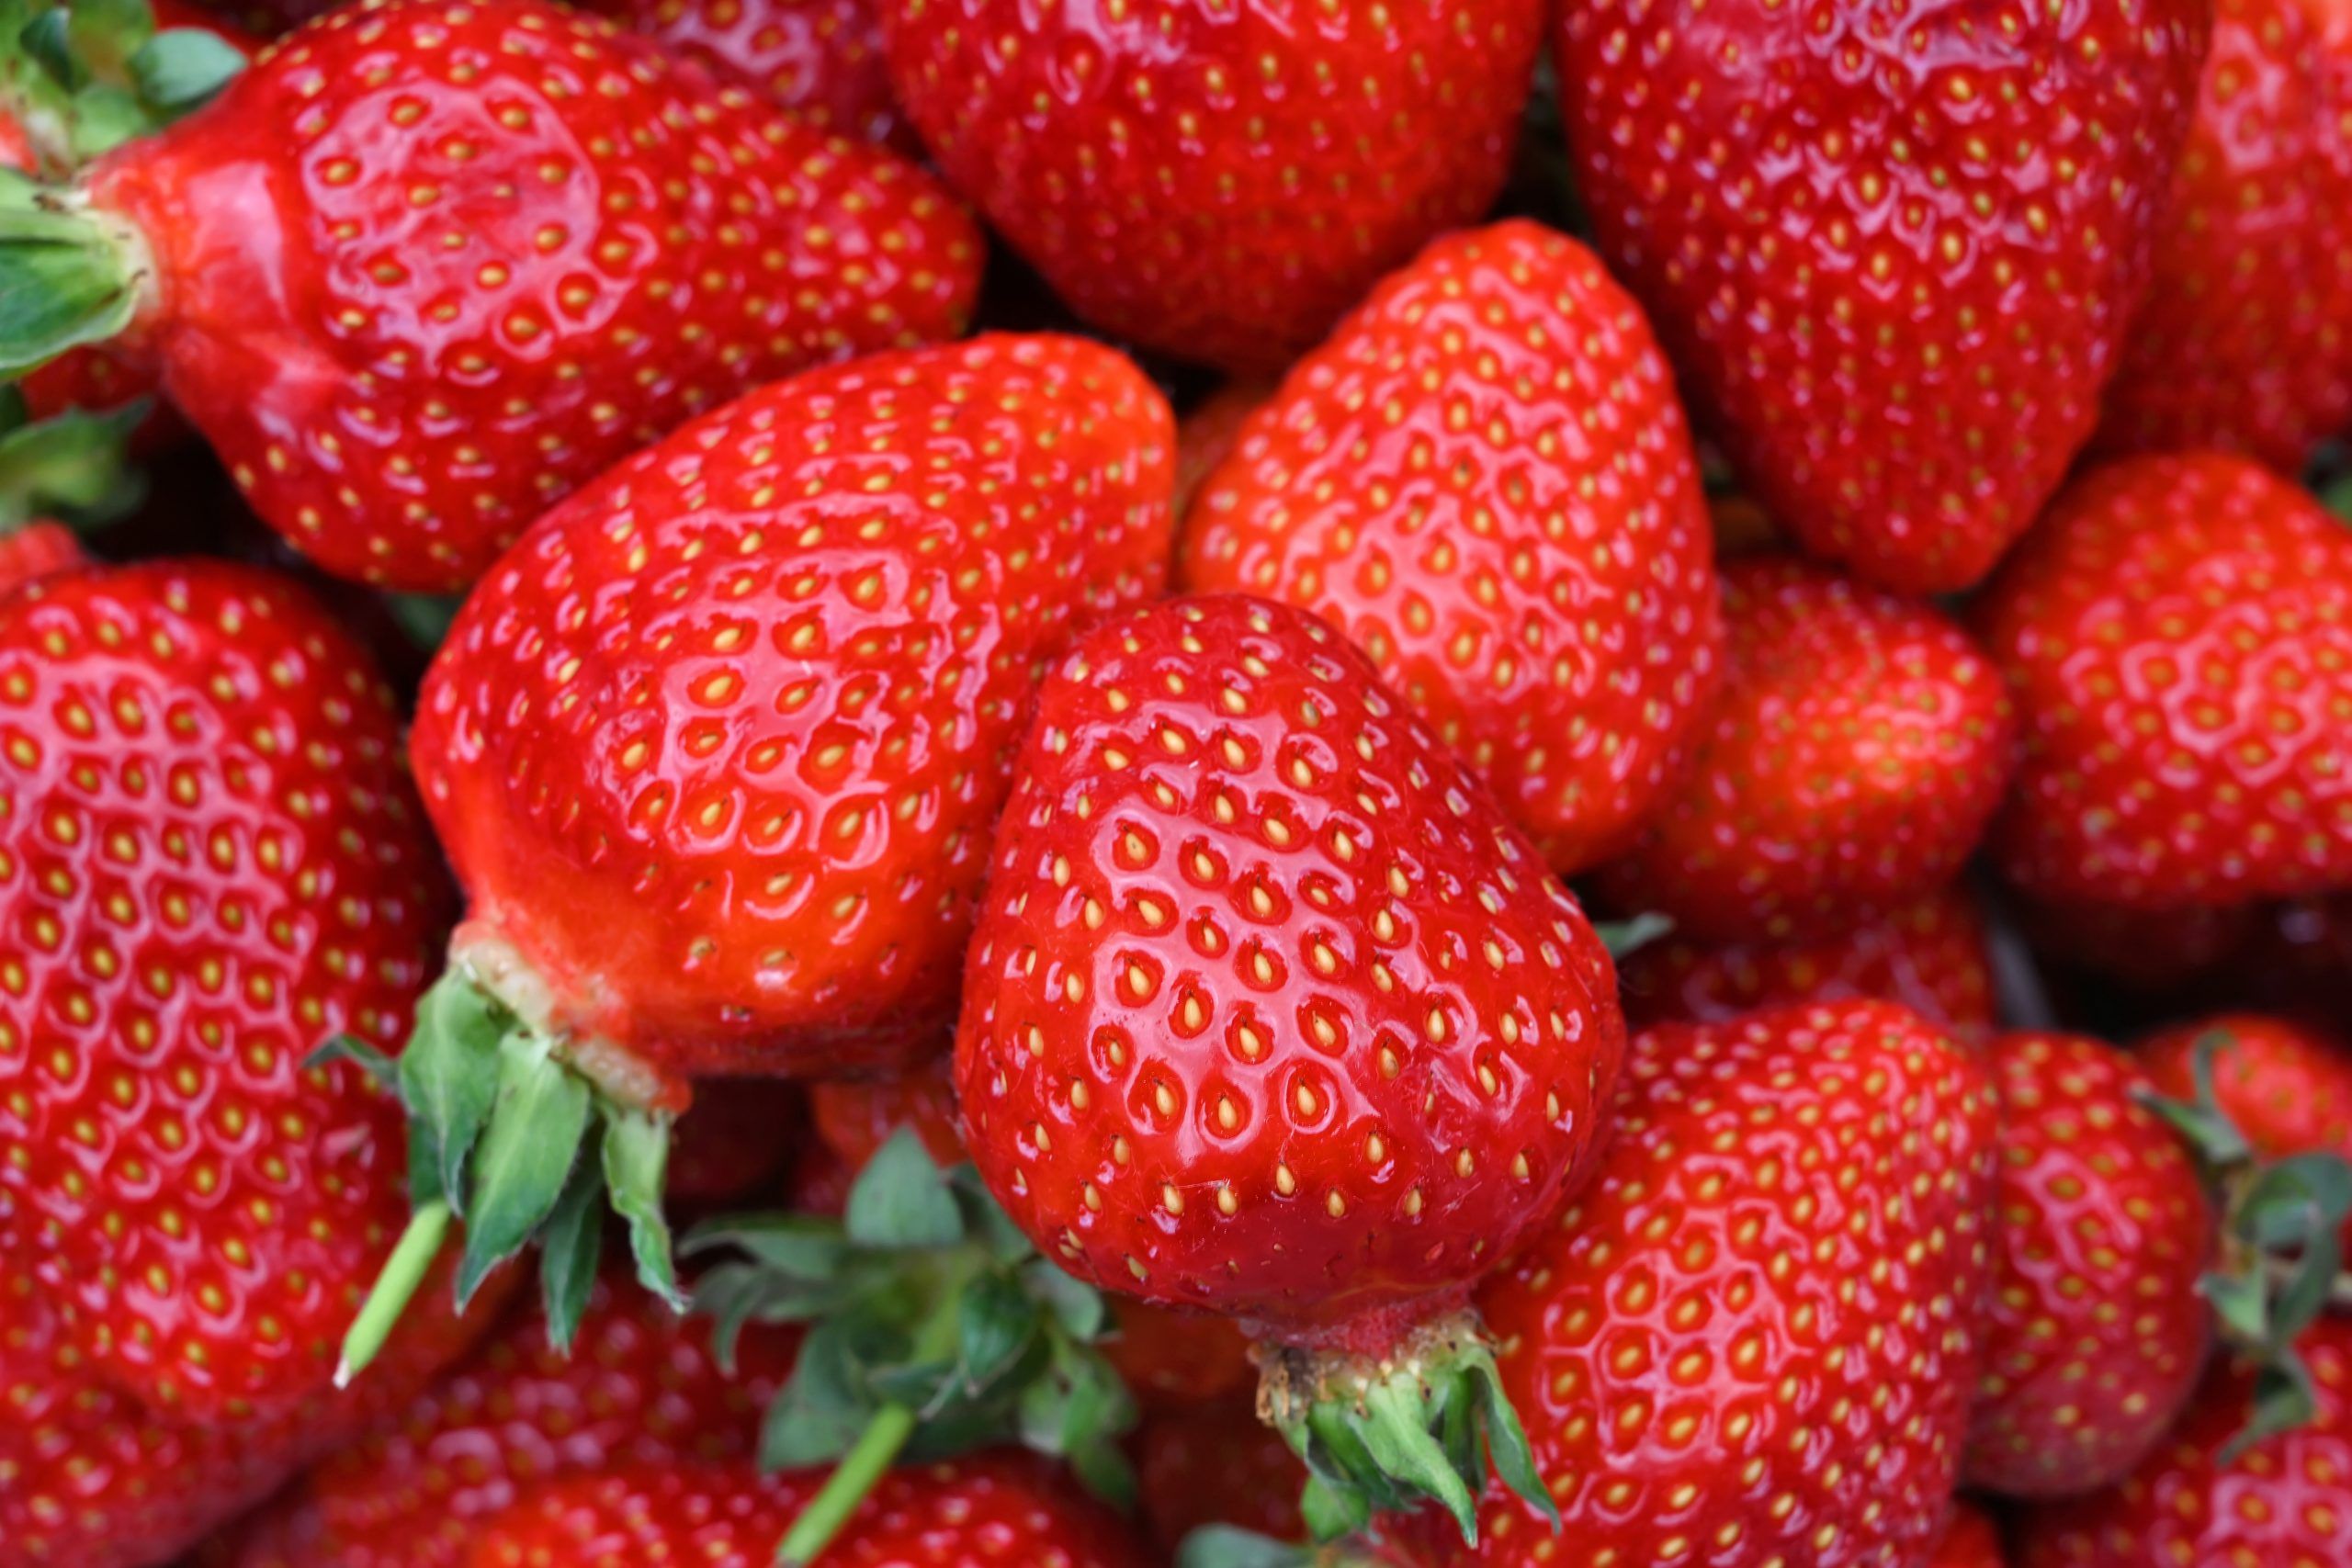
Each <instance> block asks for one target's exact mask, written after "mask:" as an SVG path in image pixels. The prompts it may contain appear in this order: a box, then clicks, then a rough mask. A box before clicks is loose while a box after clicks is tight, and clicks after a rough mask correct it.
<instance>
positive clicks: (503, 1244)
mask: <svg viewBox="0 0 2352 1568" xmlns="http://www.w3.org/2000/svg"><path fill="white" fill-rule="evenodd" d="M550 1045H551V1043H550V1042H549V1041H548V1040H547V1039H546V1038H545V1037H544V1036H542V1035H539V1034H536V1033H533V1032H529V1031H526V1030H520V1029H518V1030H515V1031H513V1032H510V1033H508V1034H507V1036H506V1037H505V1038H504V1039H503V1040H502V1041H500V1042H499V1045H498V1099H497V1101H496V1103H495V1104H494V1105H493V1106H492V1110H491V1113H490V1120H489V1122H488V1124H487V1125H485V1126H484V1127H483V1129H482V1135H481V1145H480V1147H479V1148H478V1149H477V1150H476V1151H475V1155H474V1161H473V1170H472V1184H473V1191H472V1201H471V1203H470V1204H469V1209H468V1212H467V1214H466V1252H465V1257H464V1258H463V1260H462V1261H461V1262H460V1263H459V1264H458V1303H459V1304H460V1305H462V1304H464V1303H466V1302H469V1301H470V1300H472V1299H473V1293H474V1292H475V1291H476V1290H478V1289H480V1288H481V1282H482V1280H483V1279H484V1278H485V1277H486V1276H487V1275H488V1274H489V1273H490V1271H491V1269H493V1268H495V1267H496V1266H497V1265H498V1264H499V1263H501V1262H502V1261H503V1260H504V1259H506V1258H512V1257H513V1256H514V1255H515V1253H517V1252H519V1251H521V1250H522V1249H523V1247H524V1244H526V1242H528V1241H529V1240H530V1239H531V1235H532V1233H534V1232H535V1231H537V1229H538V1228H539V1226H540V1224H542V1223H543V1222H545V1221H546V1219H547V1217H548V1214H549V1213H551V1212H552V1211H553V1210H554V1208H555V1201H556V1200H557V1199H558V1198H559V1197H560V1196H561V1195H562V1192H563V1184H564V1181H565V1179H567V1178H568V1177H569V1176H570V1175H571V1164H572V1161H573V1159H574V1158H575V1157H576V1156H578V1155H579V1153H580V1145H581V1143H582V1140H583V1139H584V1138H585V1137H586V1136H587V1134H588V1128H589V1122H590V1118H591V1115H592V1107H591V1103H590V1096H589V1091H588V1084H587V1080H586V1079H584V1078H582V1077H580V1076H579V1075H577V1074H576V1073H573V1072H571V1070H570V1069H569V1068H567V1067H565V1066H563V1064H561V1063H560V1062H558V1061H557V1060H556V1059H555V1057H554V1056H553V1055H552V1054H551V1049H550Z"/></svg>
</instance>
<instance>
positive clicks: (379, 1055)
mask: <svg viewBox="0 0 2352 1568" xmlns="http://www.w3.org/2000/svg"><path fill="white" fill-rule="evenodd" d="M331 1062H348V1063H350V1064H351V1065H352V1066H355V1067H357V1068H358V1069H359V1070H360V1071H361V1072H363V1073H365V1074H367V1075H368V1077H369V1078H370V1079H371V1080H373V1081H374V1083H375V1085H376V1087H377V1088H378V1089H382V1090H383V1091H384V1092H385V1093H387V1094H396V1093H398V1092H399V1090H400V1066H399V1065H398V1064H397V1063H395V1062H394V1061H393V1060H392V1059H391V1058H390V1056H388V1055H384V1053H383V1052H381V1051H379V1050H378V1049H377V1048H376V1047H375V1046H373V1045H370V1044H369V1043H368V1042H366V1041H365V1040H362V1039H360V1038H359V1037H358V1036H357V1035H356V1034H338V1035H335V1036H334V1038H333V1039H331V1040H329V1041H327V1042H326V1043H324V1044H323V1045H320V1046H318V1047H317V1048H315V1049H314V1050H312V1051H311V1054H310V1055H307V1056H305V1057H303V1058H302V1066H305V1067H323V1066H327V1065H328V1064H329V1063H331Z"/></svg>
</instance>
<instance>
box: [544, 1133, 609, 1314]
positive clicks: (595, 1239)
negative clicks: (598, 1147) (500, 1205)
mask: <svg viewBox="0 0 2352 1568" xmlns="http://www.w3.org/2000/svg"><path fill="white" fill-rule="evenodd" d="M603 1200H604V1182H603V1181H602V1180H601V1179H599V1178H598V1175H597V1171H596V1162H595V1161H594V1160H592V1159H590V1158H588V1157H587V1156H585V1155H582V1156H580V1157H579V1158H576V1159H574V1160H573V1161H572V1162H571V1176H570V1177H569V1178H567V1179H565V1181H564V1184H563V1195H562V1196H561V1197H560V1198H558V1199H557V1200H556V1201H555V1212H554V1213H550V1214H549V1215H548V1223H547V1231H546V1234H545V1235H543V1236H542V1237H541V1238H540V1242H539V1291H540V1296H541V1300H542V1301H543V1303H544V1304H545V1306H546V1309H547V1319H548V1344H550V1345H552V1346H554V1347H555V1348H556V1349H557V1350H558V1351H560V1352H561V1353H562V1354H564V1355H566V1356H569V1355H571V1342H572V1340H573V1339H575V1338H577V1337H579V1333H580V1319H581V1317H582V1314H585V1313H586V1312H587V1310H588V1295H589V1292H591V1291H593V1290H594V1289H595V1285H596V1263H597V1258H598V1257H599V1255H600V1254H601V1253H602V1252H603V1251H604V1249H605V1205H604V1201H603Z"/></svg>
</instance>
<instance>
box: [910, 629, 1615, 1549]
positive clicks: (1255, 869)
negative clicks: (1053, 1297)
mask: <svg viewBox="0 0 2352 1568" xmlns="http://www.w3.org/2000/svg"><path fill="white" fill-rule="evenodd" d="M1611 978H1612V977H1611V966H1610V962H1609V957H1608V953H1607V952H1606V950H1605V949H1604V948H1603V947H1602V946H1601V944H1600V939H1599V938H1598V937H1597V936H1596V935H1595V934H1594V932H1593V931H1592V929H1591V927H1590V926H1589V924H1588V923H1587V922H1586V920H1585V918H1584V916H1583V913H1582V912H1581V911H1580V910H1579V909H1578V908H1577V904H1576V902H1575V900H1574V899H1573V898H1572V897H1570V896H1569V895H1568V894H1567V892H1566V889H1565V888H1564V887H1562V886H1560V885H1559V884H1558V883H1557V882H1555V880H1553V879H1552V878H1551V877H1550V876H1549V875H1548V874H1547V873H1546V872H1545V869H1544V864H1543V862H1542V861H1541V859H1540V858H1539V857H1538V856H1537V855H1536V854H1535V853H1534V851H1533V849H1532V846H1531V845H1530V844H1529V843H1528V841H1527V840H1525V839H1524V838H1522V837H1521V835H1520V833H1519V832H1518V830H1517V829H1514V828H1512V827H1511V826H1510V822H1509V820H1508V818H1506V817H1505V816H1504V814H1503V812H1502V810H1501V807H1499V806H1498V804H1497V803H1496V801H1495V800H1494V799H1493V797H1492V796H1490V795H1487V792H1486V791H1485V789H1484V788H1483V787H1482V786H1481V785H1480V784H1478V782H1477V781H1476V778H1475V777H1474V776H1473V775H1472V774H1471V773H1469V772H1468V771H1467V770H1466V769H1465V768H1464V766H1463V765H1462V764H1461V763H1460V762H1459V761H1456V760H1455V759H1454V757H1453V755H1452V753H1450V752H1449V751H1448V750H1446V749H1445V748H1444V746H1443V745H1442V742H1441V741H1439V739H1437V737H1436V736H1435V734H1433V733H1432V732H1431V731H1430V728H1428V727H1427V726H1425V725H1424V724H1422V723H1421V722H1420V721H1419V720H1418V719H1416V718H1414V717H1413V716H1411V714H1410V713H1409V712H1408V710H1407V709H1406V708H1405V706H1404V705H1403V704H1402V701H1401V699H1399V698H1397V696H1395V695H1394V694H1391V693H1390V692H1389V691H1387V690H1386V689H1385V687H1383V686H1382V684H1381V683H1380V681H1379V679H1378V677H1377V675H1376V674H1375V673H1374V670H1373V668H1372V665H1371V663H1370V662H1369V661H1368V660H1366V659H1365V658H1364V657H1363V655H1361V654H1359V653H1358V652H1356V651H1355V649H1352V648H1351V647H1349V646H1348V645H1347V644H1346V643H1345V642H1344V640H1342V639H1341V638H1340V637H1338V635H1337V634H1335V633H1333V632H1332V631H1331V630H1330V629H1329V628H1328V627H1327V626H1324V625H1323V624H1322V623H1321V622H1319V621H1317V620H1314V619H1313V618H1311V617H1309V616H1307V615H1305V614H1303V613H1301V612H1298V611H1295V610H1292V609H1289V608H1287V607H1285V606H1282V605H1277V604H1268V603H1264V602H1261V601H1257V600H1251V599H1247V598H1243V597H1240V596H1238V595H1206V596H1203V597H1200V598H1195V599H1189V600H1179V601H1175V602H1173V603H1170V604H1161V605H1156V606H1153V607H1150V608H1148V609H1145V610H1140V611H1136V612H1132V613H1130V614H1129V615H1126V616H1125V617H1124V618H1121V619H1118V620H1115V621H1113V622H1111V623H1109V624H1107V625H1105V626H1102V627H1101V628H1099V629H1097V630H1096V631H1094V632H1093V633H1091V634H1090V635H1088V636H1087V637H1084V638H1082V639H1080V642H1079V644H1078V645H1077V647H1076V648H1075V649H1073V650H1072V651H1071V652H1070V653H1069V654H1068V655H1067V656H1066V657H1065V658H1064V659H1063V660H1062V661H1061V663H1060V664H1059V666H1058V667H1057V669H1056V670H1055V671H1054V672H1053V673H1052V674H1050V675H1049V676H1048V677H1047V678H1046V682H1045V685H1044V687H1043V688H1042V691H1041V693H1040V695H1039V699H1038V713H1037V717H1036V719H1035V722H1034V724H1033V725H1032V727H1031V729H1030V733H1029V739H1028V742H1027V744H1026V746H1025V747H1024V748H1023V751H1022V754H1021V758H1020V761H1019V762H1018V764H1017V766H1016V771H1015V784H1014V787H1013V793H1012V799H1011V801H1010V802H1009V803H1008V805H1007V807H1006V809H1005V814H1004V818H1003V822H1002V825H1001V828H1000V829H999V835H998V843H997V856H996V865H995V870H994V872H993V873H992V874H991V876H990V879H989V888H988V896H987V900H986V904H985V907H984V909H983V913H982V915H981V919H980V923H979V928H978V931H977V933H976V935H975V938H974V942H973V945H972V949H971V955H970V959H969V961H968V964H967V972H966V980H965V991H964V1012H963V1018H962V1021H961V1023H960V1024H959V1026H958V1028H957V1031H956V1083H957V1088H958V1089H959V1091H960V1097H961V1100H962V1102H963V1109H964V1120H965V1127H966V1133H967V1136H968V1138H969V1139H970V1142H971V1151H972V1156H973V1159H974V1161H975V1163H976V1164H977V1165H978V1168H979V1172H980V1175H981V1176H982V1178H983V1179H985V1180H986V1181H987V1183H988V1186H989V1190H990V1191H991V1192H992V1193H993V1194H994V1195H995V1196H996V1198H997V1200H998V1201H1000V1202H1001V1203H1002V1204H1003V1205H1004V1207H1005V1210H1006V1212H1007V1213H1009V1214H1010V1215H1011V1216H1012V1220H1013V1221H1014V1222H1015V1223H1016V1224H1019V1225H1020V1227H1021V1228H1022V1229H1023V1231H1025V1232H1026V1233H1027V1234H1028V1235H1029V1236H1030V1237H1031V1238H1032V1239H1033V1240H1034V1241H1035V1242H1036V1244H1037V1246H1038V1247H1040V1248H1041V1249H1043V1250H1045V1251H1046V1253H1047V1255H1048V1256H1050V1257H1053V1258H1056V1260H1057V1261H1058V1262H1059V1263H1060V1264H1061V1265H1062V1266H1063V1267H1064V1268H1065V1269H1069V1271H1070V1272H1072V1273H1074V1274H1076V1275H1077V1276H1078V1277H1079V1278H1080V1279H1082V1280H1090V1281H1092V1282H1095V1283H1097V1284H1100V1285H1102V1286H1103V1287H1104V1288H1105V1289H1109V1290H1115V1291H1122V1292H1127V1293H1129V1294H1133V1295H1136V1296H1139V1297H1141V1298H1142V1299H1144V1300H1146V1301H1148V1302H1153V1303H1161V1304H1166V1305H1171V1306H1186V1307H1192V1308H1195V1309H1201V1310H1207V1311H1212V1312H1216V1313H1219V1314H1225V1315H1227V1316H1232V1317H1237V1318H1239V1319H1241V1320H1242V1322H1243V1324H1244V1325H1245V1326H1247V1327H1248V1328H1249V1329H1250V1332H1251V1333H1252V1335H1253V1336H1254V1337H1257V1338H1258V1340H1259V1341H1260V1355H1261V1365H1263V1366H1265V1367H1266V1369H1267V1383H1266V1386H1265V1389H1264V1391H1263V1393H1262V1397H1263V1399H1264V1400H1265V1405H1264V1408H1266V1409H1267V1410H1268V1411H1269V1412H1270V1416H1271V1418H1272V1420H1273V1421H1274V1423H1275V1424H1276V1425H1277V1426H1278V1427H1281V1428H1282V1429H1283V1432H1284V1435H1285V1436H1286V1437H1287V1438H1289V1439H1290V1441H1291V1444H1292V1446H1293V1448H1294V1449H1295V1450H1298V1451H1299V1452H1300V1453H1301V1455H1302V1457H1304V1458H1305V1459H1306V1461H1307V1463H1308V1465H1309V1467H1310V1468H1311V1469H1313V1470H1314V1472H1316V1475H1317V1479H1318V1481H1319V1482H1320V1483H1321V1486H1320V1488H1319V1490H1321V1491H1322V1492H1323V1493H1324V1495H1325V1496H1326V1498H1327V1500H1328V1501H1329V1503H1330V1504H1331V1506H1332V1507H1333V1509H1334V1510H1335V1513H1334V1514H1333V1515H1332V1516H1329V1517H1328V1518H1327V1521H1326V1522H1329V1523H1333V1524H1337V1523H1340V1522H1341V1521H1342V1520H1343V1519H1344V1518H1347V1517H1363V1514H1364V1513H1365V1511H1366V1510H1367V1509H1368V1508H1369V1507H1371V1506H1400V1505H1402V1504H1403V1503H1405V1502H1406V1501H1408V1500H1409V1499H1411V1498H1413V1497H1414V1496H1415V1495H1418V1494H1419V1493H1424V1492H1426V1493H1428V1494H1429V1495H1434V1496H1436V1497H1438V1498H1440V1499H1441V1500H1442V1501H1443V1502H1445V1503H1446V1504H1447V1505H1448V1506H1449V1507H1450V1509H1451V1510H1452V1511H1453V1514H1454V1515H1455V1516H1456V1517H1458V1518H1461V1519H1462V1520H1463V1522H1464V1529H1467V1528H1468V1518H1467V1516H1468V1515H1469V1512H1470V1505H1471V1496H1470V1493H1469V1490H1468V1488H1469V1487H1470V1486H1472V1485H1474V1484H1475V1483H1476V1479H1477V1476H1478V1474H1479V1473H1480V1472H1482V1471H1483V1468H1484V1467H1483V1464H1482V1463H1481V1462H1480V1461H1479V1457H1478V1455H1477V1453H1476V1447H1477V1445H1476V1444H1475V1443H1473V1442H1471V1441H1469V1439H1468V1438H1466V1436H1462V1434H1464V1433H1466V1431H1467V1430H1468V1429H1469V1424H1470V1423H1472V1422H1476V1423H1477V1424H1478V1425H1482V1426H1483V1427H1485V1430H1486V1438H1487V1444H1489V1445H1491V1447H1492V1449H1493V1450H1494V1460H1495V1463H1496V1464H1497V1466H1498V1468H1499V1469H1500V1470H1501V1471H1502V1472H1503V1473H1504V1474H1505V1475H1506V1476H1507V1477H1509V1478H1510V1481H1511V1482H1512V1483H1513V1484H1514V1485H1517V1486H1519V1487H1521V1489H1522V1490H1528V1491H1532V1488H1533V1478H1532V1476H1531V1475H1529V1474H1528V1473H1527V1472H1526V1471H1525V1467H1524V1465H1523V1463H1522V1462H1521V1461H1523V1458H1524V1453H1523V1450H1522V1449H1521V1448H1520V1446H1519V1436H1518V1432H1517V1423H1516V1421H1515V1419H1514V1418H1512V1417H1511V1416H1510V1411H1509V1408H1508V1406H1507V1405H1504V1404H1501V1403H1500V1402H1499V1401H1498V1399H1497V1398H1496V1396H1495V1392H1494V1386H1493V1382H1492V1378H1493V1362H1492V1359H1491V1353H1490V1351H1489V1350H1488V1348H1487V1342H1486V1340H1485V1339H1484V1338H1483V1337H1481V1336H1480V1335H1479V1334H1478V1332H1477V1330H1476V1319H1475V1317H1474V1316H1472V1315H1470V1314H1467V1313H1465V1311H1464V1307H1465V1305H1466V1298H1467V1295H1468V1292H1469V1288H1470V1286H1471V1285H1472V1284H1473V1283H1474V1282H1475V1281H1476V1280H1477V1278H1478V1277H1479V1276H1480V1275H1482V1274H1483V1273H1485V1272H1486V1271H1487V1269H1490V1268H1491V1267H1493V1265H1494V1264H1495V1263H1496V1261H1497V1260H1498V1259H1499V1258H1503V1257H1505V1256H1507V1255H1508V1254H1509V1253H1510V1251H1511V1250H1512V1249H1513V1248H1514V1247H1516V1246H1517V1245H1518V1244H1519V1243H1520V1242H1521V1240H1523V1239H1525V1238H1526V1237H1527V1236H1528V1235H1531V1234H1532V1232H1533V1231H1534V1229H1535V1228H1536V1227H1537V1225H1539V1224H1541V1223H1542V1221H1543V1219H1544V1216H1545V1215H1546V1214H1547V1213H1549V1212H1550V1211H1551V1209H1552V1208H1553V1207H1554V1205H1555V1203H1556V1202H1557V1201H1558V1200H1559V1198H1560V1197H1561V1196H1562V1195H1563V1194H1564V1193H1565V1192H1566V1190H1568V1189H1569V1188H1570V1186H1571V1185H1572V1181H1573V1179H1575V1178H1576V1177H1577V1176H1579V1175H1580V1168H1581V1167H1582V1166H1583V1165H1584V1163H1585V1162H1586V1161H1587V1159H1588V1158H1589V1156H1590V1155H1591V1154H1592V1153H1593V1151H1594V1149H1595V1147H1596V1145H1597V1142H1598V1139H1599V1137H1600V1133H1601V1131H1602V1128H1603V1125H1604V1122H1603V1111H1604V1109H1605V1105H1606V1100H1607V1096H1608V1093H1609V1088H1610V1085H1611V1080H1612V1079H1613V1078H1614V1077H1615V1075H1616V1067H1617V1058H1618V1055H1619V1052H1620V1049H1621V1045H1622V1042H1623V1024H1622V1022H1621V1021H1620V1019H1619V1016H1618V1012H1617V1007H1616V1002H1615V998H1614V995H1613V989H1614V988H1613V986H1612V984H1611ZM1433 1424H1437V1425H1442V1427H1444V1429H1446V1430H1448V1431H1449V1432H1451V1433H1453V1434H1455V1435H1456V1436H1457V1440H1456V1441H1455V1442H1454V1443H1453V1444H1452V1445H1451V1446H1450V1447H1447V1448H1443V1449H1442V1448H1441V1446H1440V1444H1439V1443H1438V1441H1437V1440H1436V1438H1434V1437H1433V1436H1432V1435H1431V1432H1430V1427H1431V1426H1432V1425H1433ZM1375 1456H1378V1457H1375Z"/></svg>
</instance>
